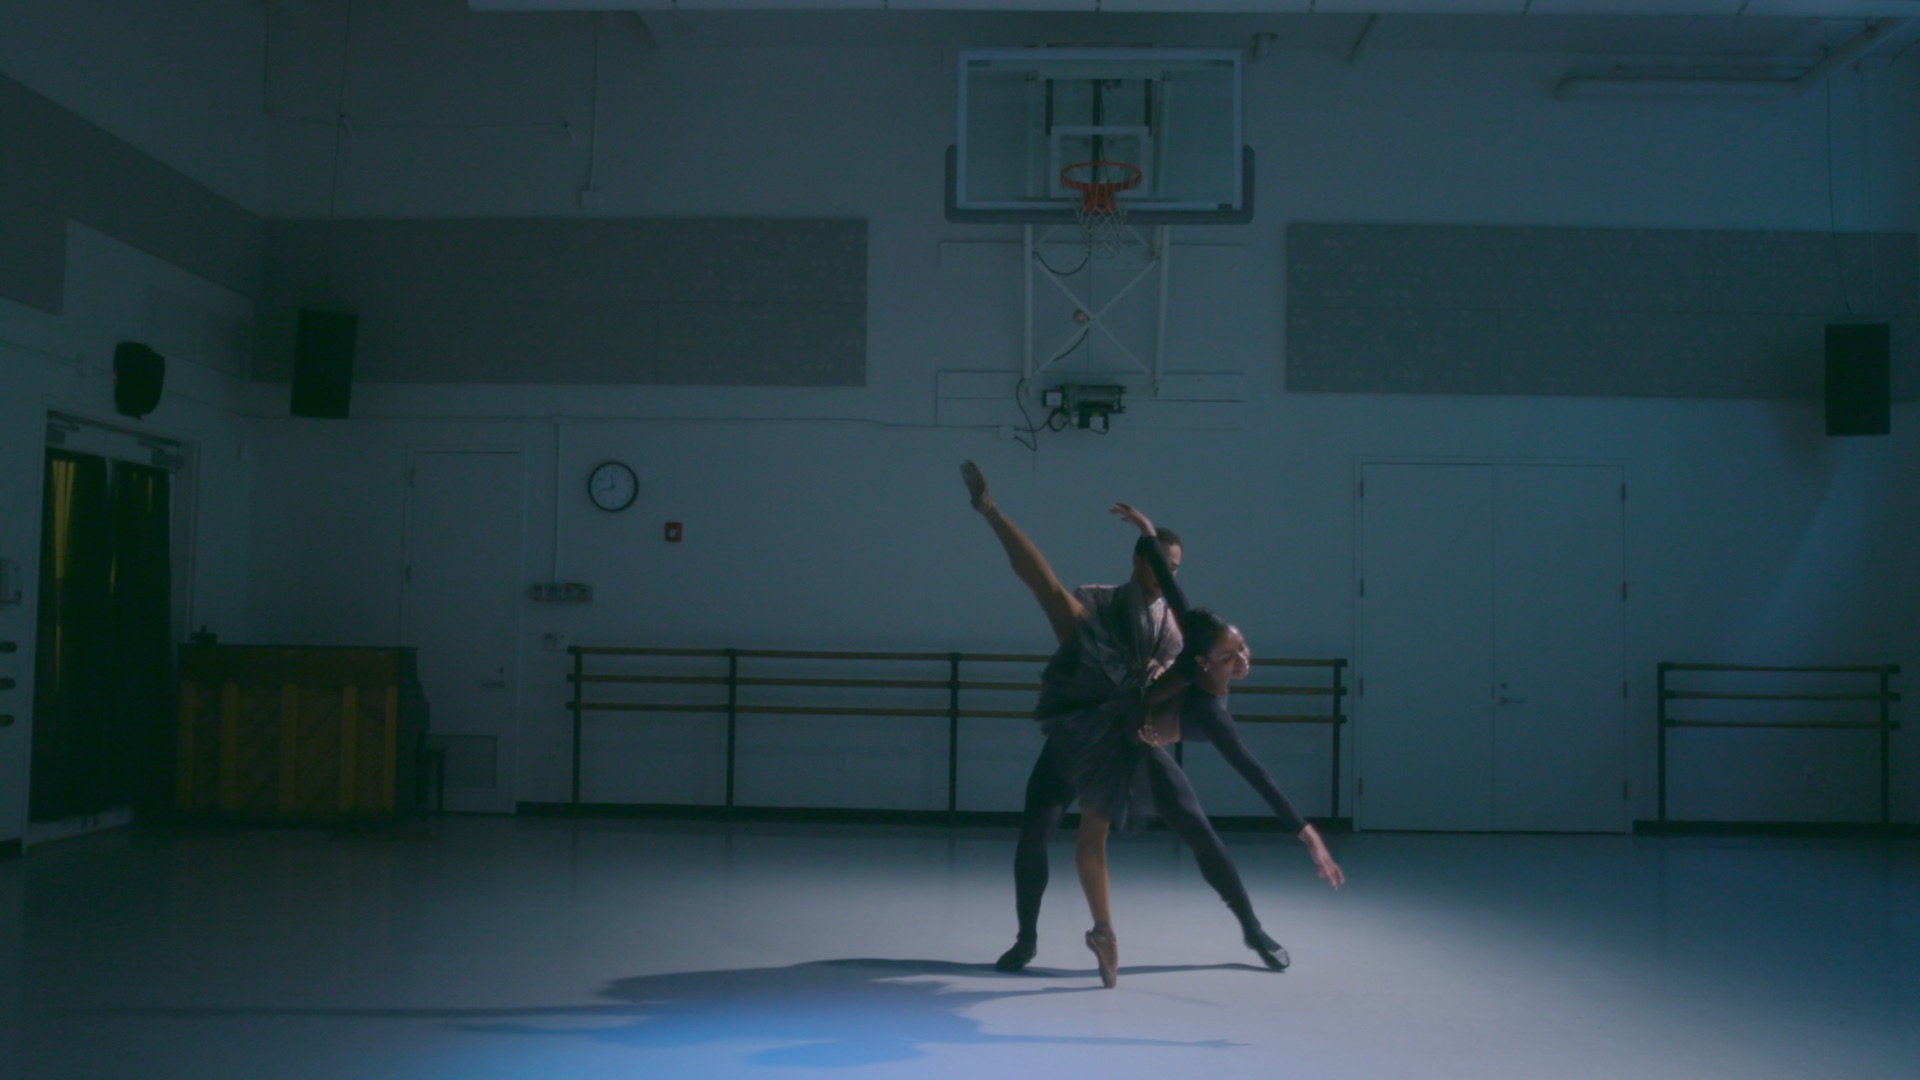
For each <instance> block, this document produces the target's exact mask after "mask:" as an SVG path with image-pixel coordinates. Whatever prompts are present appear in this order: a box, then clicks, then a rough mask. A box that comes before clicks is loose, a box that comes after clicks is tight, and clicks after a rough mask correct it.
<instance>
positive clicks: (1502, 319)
mask: <svg viewBox="0 0 1920 1080" xmlns="http://www.w3.org/2000/svg"><path fill="white" fill-rule="evenodd" d="M1853 318H1858V319H1872V320H1884V321H1888V322H1891V323H1892V325H1893V343H1894V355H1893V390H1894V397H1895V398H1896V399H1898V400H1903V401H1906V400H1913V399H1915V398H1920V363H1916V359H1920V341H1916V340H1915V334H1916V332H1920V255H1917V247H1916V241H1915V237H1914V234H1912V233H1844V234H1839V235H1832V234H1828V233H1806V232H1739V231H1731V230H1706V229H1553V228H1512V227H1505V228H1502V227H1473V226H1424V225H1414V226H1395V225H1300V224H1296V225H1291V226H1289V227H1288V229H1287V388H1288V389H1289V390H1295V391H1326V392H1342V393H1400V394H1423V393H1424V394H1542V395H1590V396H1619V397H1726V398H1817V397H1819V396H1820V395H1821V393H1822V389H1821V388H1822V378H1823V371H1824V366H1823V365H1824V348H1825V346H1824V327H1825V326H1826V324H1828V323H1830V322H1840V321H1845V320H1848V319H1853Z"/></svg>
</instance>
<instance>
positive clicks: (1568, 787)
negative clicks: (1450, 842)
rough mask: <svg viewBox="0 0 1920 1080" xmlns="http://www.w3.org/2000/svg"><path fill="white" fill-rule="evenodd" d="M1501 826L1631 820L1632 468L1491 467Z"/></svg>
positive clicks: (1584, 826) (1602, 826)
mask: <svg viewBox="0 0 1920 1080" xmlns="http://www.w3.org/2000/svg"><path fill="white" fill-rule="evenodd" d="M1494 488H1495V492H1494V529H1493V544H1494V565H1495V566H1496V567H1497V568H1498V569H1497V572H1496V574H1495V576H1494V582H1495V585H1494V588H1495V594H1494V605H1493V606H1494V633H1495V641H1494V656H1495V658H1496V665H1497V666H1496V668H1495V671H1494V681H1495V688H1494V689H1495V696H1494V710H1493V718H1494V719H1493V747H1494V764H1493V776H1494V790H1493V808H1494V809H1493V817H1494V822H1493V824H1494V828H1496V829H1513V830H1523V831H1539V832H1619V831H1621V830H1623V829H1625V828H1626V827H1627V824H1628V822H1627V812H1626V802H1625V795H1624V792H1623V789H1622V787H1621V784H1622V783H1623V782H1624V778H1625V775H1626V765H1625V728H1624V723H1625V702H1624V700H1623V699H1622V694H1623V690H1622V686H1623V684H1622V682H1621V680H1622V678H1623V671H1624V662H1623V658H1622V656H1621V649H1622V633H1623V624H1622V616H1623V613H1622V610H1621V609H1622V606H1623V604H1622V601H1623V600H1624V595H1623V590H1622V585H1621V581H1622V576H1621V575H1622V568H1623V566H1624V552H1623V549H1622V546H1623V538H1622V535H1621V498H1622V495H1621V492H1622V488H1621V473H1620V470H1619V469H1618V468H1607V467H1567V468H1559V467H1553V466H1528V467H1504V468H1501V469H1500V470H1499V471H1498V472H1497V473H1496V474H1495V477H1494Z"/></svg>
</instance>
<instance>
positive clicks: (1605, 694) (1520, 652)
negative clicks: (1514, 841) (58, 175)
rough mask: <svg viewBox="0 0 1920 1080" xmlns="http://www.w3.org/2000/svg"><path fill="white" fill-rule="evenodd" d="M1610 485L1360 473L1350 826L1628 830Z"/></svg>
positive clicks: (1478, 470)
mask: <svg viewBox="0 0 1920 1080" xmlns="http://www.w3.org/2000/svg"><path fill="white" fill-rule="evenodd" d="M1620 484H1621V474H1620V470H1619V469H1618V468H1617V467H1585V466H1567V467H1561V466H1531V465H1500V466H1495V465H1425V464H1409V465H1400V464H1379V465H1374V464H1369V465H1366V466H1364V467H1363V469H1362V488H1361V513H1360V543H1361V558H1360V566H1361V588H1362V593H1361V598H1360V599H1359V601H1358V611H1359V615H1358V620H1357V622H1358V626H1359V648H1358V654H1357V657H1356V659H1357V661H1358V663H1357V667H1358V672H1357V674H1358V675H1359V678H1360V680H1361V697H1360V700H1359V702H1358V706H1359V707H1358V728H1359V761H1358V762H1357V763H1356V765H1357V771H1358V775H1359V778H1360V790H1359V793H1358V795H1359V798H1358V800H1357V807H1356V811H1355V815H1356V824H1358V825H1359V827H1361V828H1365V829H1434V830H1486V829H1505V830H1528V831H1535V830H1537V831H1618V830H1620V829H1622V828H1624V827H1625V825H1626V813H1625V804H1624V802H1623V801H1622V800H1623V796H1622V789H1621V786H1620V785H1621V783H1622V779H1623V777H1624V757H1623V728H1622V724H1623V723H1624V716H1625V713H1624V707H1623V702H1622V700H1621V693H1622V691H1621V686H1622V677H1623V668H1622V656H1621V647H1622V645H1621V628H1622V611H1621V604H1622V599H1623V598H1622V593H1621V581H1622V568H1623V555H1622V552H1623V548H1622V528H1621V522H1622V514H1621V487H1620Z"/></svg>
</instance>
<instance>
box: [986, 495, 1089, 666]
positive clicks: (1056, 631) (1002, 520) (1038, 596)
mask: <svg viewBox="0 0 1920 1080" xmlns="http://www.w3.org/2000/svg"><path fill="white" fill-rule="evenodd" d="M960 476H961V478H962V479H964V480H965V481H966V482H967V495H968V496H969V497H971V498H972V500H973V508H974V509H975V510H978V511H980V516H981V517H984V518H986V519H987V524H989V525H991V526H993V535H995V536H997V537H999V538H1000V546H1001V547H1003V548H1005V549H1006V552H1007V561H1009V562H1011V563H1012V564H1013V573H1014V576H1015V577H1018V578H1019V579H1020V583H1021V584H1022V585H1025V586H1026V587H1027V588H1028V589H1029V590H1031V591H1032V593H1033V598H1034V599H1035V600H1038V601H1040V610H1041V611H1042V612H1044V613H1045V614H1046V616H1047V625H1048V626H1051V627H1052V628H1053V636H1054V638H1055V640H1057V641H1059V642H1060V644H1062V645H1065V644H1066V643H1067V642H1069V641H1072V640H1073V636H1074V633H1075V632H1076V631H1075V627H1076V626H1077V624H1078V623H1079V622H1080V620H1081V619H1084V618H1086V615H1087V609H1086V607H1085V606H1083V605H1082V604H1081V603H1080V601H1079V600H1077V599H1075V598H1074V595H1073V594H1072V593H1070V592H1068V591H1067V588H1066V586H1064V585H1062V584H1060V579H1059V578H1057V577H1054V576H1053V567H1051V566H1048V565H1047V560H1046V557H1045V556H1043V555H1041V554H1040V549H1039V548H1037V547H1034V546H1033V541H1032V540H1029V539H1027V534H1026V533H1024V532H1021V531H1020V526H1018V525H1015V524H1014V523H1013V522H1012V521H1011V520H1010V519H1008V517H1007V515H1005V514H1003V513H1001V512H1000V507H999V505H998V504H997V503H995V502H994V501H993V495H992V494H990V493H989V492H988V491H987V477H986V474H985V473H982V472H981V471H980V466H978V465H975V464H974V463H973V462H971V461H969V462H966V463H964V464H962V465H961V466H960Z"/></svg>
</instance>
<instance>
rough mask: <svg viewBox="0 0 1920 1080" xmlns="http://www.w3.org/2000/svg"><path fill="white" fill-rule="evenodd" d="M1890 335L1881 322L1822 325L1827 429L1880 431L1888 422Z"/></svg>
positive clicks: (1829, 431)
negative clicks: (1825, 348) (1823, 329)
mask: <svg viewBox="0 0 1920 1080" xmlns="http://www.w3.org/2000/svg"><path fill="white" fill-rule="evenodd" d="M1892 354H1893V349H1892V338H1891V336H1890V334H1889V333H1888V327H1887V324H1886V323H1830V324H1828V326H1827V434H1829V435H1885V434H1886V433H1887V432H1888V431H1889V430H1890V429H1891V427H1892V415H1891V413H1892V409H1891V405H1890V402H1891V400H1892V397H1893V374H1892V373H1893V365H1892V363H1891V358H1892Z"/></svg>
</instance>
